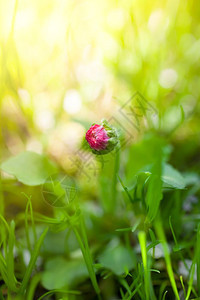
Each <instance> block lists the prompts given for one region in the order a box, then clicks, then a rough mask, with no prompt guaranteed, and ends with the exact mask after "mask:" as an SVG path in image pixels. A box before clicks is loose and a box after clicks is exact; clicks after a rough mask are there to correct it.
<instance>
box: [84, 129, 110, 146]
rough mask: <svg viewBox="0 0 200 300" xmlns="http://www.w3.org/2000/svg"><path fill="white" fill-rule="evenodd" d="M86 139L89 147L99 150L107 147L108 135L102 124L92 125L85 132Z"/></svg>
mask: <svg viewBox="0 0 200 300" xmlns="http://www.w3.org/2000/svg"><path fill="white" fill-rule="evenodd" d="M85 138H86V140H87V142H88V144H89V145H90V148H92V149H94V150H96V151H100V150H104V149H106V147H107V144H108V140H109V137H108V135H107V132H106V130H105V128H104V127H103V126H102V125H98V124H95V125H92V126H91V127H90V129H89V130H88V131H87V133H86V137H85Z"/></svg>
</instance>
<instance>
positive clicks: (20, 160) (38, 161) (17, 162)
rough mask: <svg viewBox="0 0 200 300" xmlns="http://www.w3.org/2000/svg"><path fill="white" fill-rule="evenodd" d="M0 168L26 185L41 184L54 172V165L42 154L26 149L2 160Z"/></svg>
mask: <svg viewBox="0 0 200 300" xmlns="http://www.w3.org/2000/svg"><path fill="white" fill-rule="evenodd" d="M1 169H2V170H3V171H5V172H7V173H8V174H11V175H14V176H15V177H16V178H17V179H18V180H19V181H20V182H22V183H23V184H26V185H31V186H35V185H41V184H43V183H45V180H46V179H47V178H48V177H49V176H50V175H52V174H53V173H55V172H56V168H55V166H54V165H53V164H52V163H51V162H50V161H49V160H48V159H47V158H46V157H45V156H44V155H39V154H37V153H34V152H30V151H26V152H22V153H20V154H18V155H17V156H15V157H11V158H10V159H8V160H7V161H5V162H3V163H2V165H1Z"/></svg>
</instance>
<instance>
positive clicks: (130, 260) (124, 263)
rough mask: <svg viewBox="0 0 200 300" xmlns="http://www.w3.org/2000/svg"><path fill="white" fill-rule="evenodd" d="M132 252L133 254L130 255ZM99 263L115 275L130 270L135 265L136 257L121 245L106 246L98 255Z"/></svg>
mask: <svg viewBox="0 0 200 300" xmlns="http://www.w3.org/2000/svg"><path fill="white" fill-rule="evenodd" d="M131 254H133V255H131ZM99 263H100V264H101V265H102V266H103V267H104V268H106V269H109V270H111V271H112V272H113V273H114V274H116V275H122V274H123V273H125V272H126V270H128V271H130V270H131V269H133V268H134V267H135V265H136V258H135V255H134V252H133V253H130V251H129V250H128V249H127V248H125V247H124V246H123V245H117V246H115V247H108V248H107V249H106V250H105V251H104V252H103V253H102V254H101V255H100V257H99Z"/></svg>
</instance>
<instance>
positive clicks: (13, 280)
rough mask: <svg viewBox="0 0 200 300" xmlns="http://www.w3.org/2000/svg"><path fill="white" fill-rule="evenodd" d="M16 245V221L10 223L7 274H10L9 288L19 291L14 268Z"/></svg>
mask: <svg viewBox="0 0 200 300" xmlns="http://www.w3.org/2000/svg"><path fill="white" fill-rule="evenodd" d="M14 245H15V222H14V220H12V221H11V223H10V229H9V239H8V256H7V276H8V283H9V285H8V288H9V290H10V291H12V292H17V290H18V289H17V286H16V282H17V280H16V278H15V270H14V253H13V250H14Z"/></svg>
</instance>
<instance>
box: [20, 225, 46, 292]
mask: <svg viewBox="0 0 200 300" xmlns="http://www.w3.org/2000/svg"><path fill="white" fill-rule="evenodd" d="M48 229H49V228H48V227H47V228H46V229H45V230H44V231H43V233H42V234H41V236H40V238H39V239H38V241H37V243H36V245H35V248H34V250H33V251H32V255H31V259H30V262H29V264H28V267H27V269H26V272H25V275H24V278H23V281H22V284H21V286H20V290H19V294H21V295H23V294H24V292H25V290H26V288H27V284H28V281H29V279H30V277H31V274H32V271H33V268H34V266H35V263H36V260H37V258H38V256H39V252H40V248H41V246H42V243H43V241H44V238H45V236H46V234H47V232H48Z"/></svg>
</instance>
